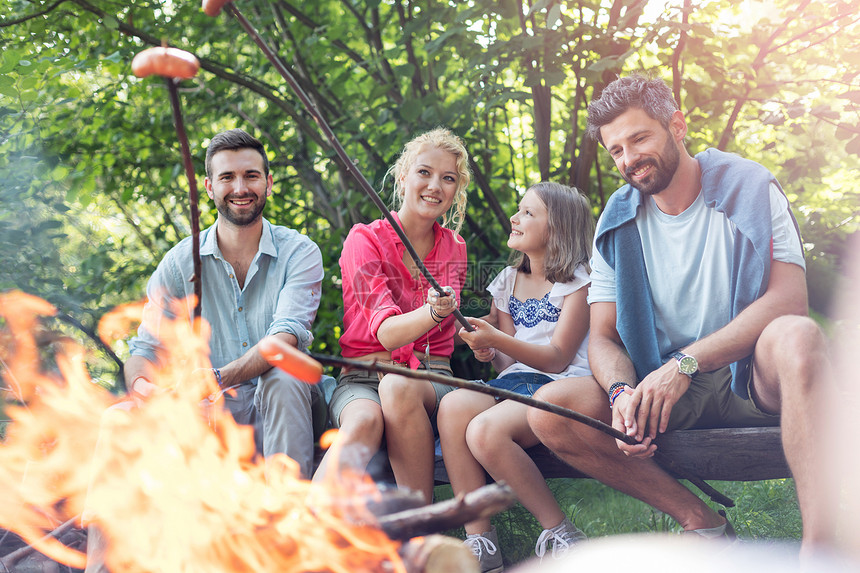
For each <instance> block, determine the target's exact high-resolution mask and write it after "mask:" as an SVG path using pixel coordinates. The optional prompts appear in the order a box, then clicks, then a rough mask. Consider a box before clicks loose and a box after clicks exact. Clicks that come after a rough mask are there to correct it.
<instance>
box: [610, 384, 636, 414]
mask: <svg viewBox="0 0 860 573" xmlns="http://www.w3.org/2000/svg"><path fill="white" fill-rule="evenodd" d="M625 388H631V386H630V384H628V383H627V382H616V383H614V384H613V385H612V386H610V387H609V408H610V409H612V406H614V405H615V399H616V398H618V397H619V396H621V395H622V394H624V390H625Z"/></svg>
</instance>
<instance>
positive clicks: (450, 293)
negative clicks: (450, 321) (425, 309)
mask: <svg viewBox="0 0 860 573" xmlns="http://www.w3.org/2000/svg"><path fill="white" fill-rule="evenodd" d="M442 290H443V291H445V293H447V296H439V292H438V291H437V290H436V289H433V288H431V289H430V290H429V291H427V303H428V304H429V305H430V309H431V311H432V312H434V313H435V314H436V315H437V316H439V317H440V318H445V317H447V316H448V315H449V314H451V313H452V312H454V311H455V310H457V306H458V304H457V295H456V294H455V293H454V289H453V287H449V286H444V287H442Z"/></svg>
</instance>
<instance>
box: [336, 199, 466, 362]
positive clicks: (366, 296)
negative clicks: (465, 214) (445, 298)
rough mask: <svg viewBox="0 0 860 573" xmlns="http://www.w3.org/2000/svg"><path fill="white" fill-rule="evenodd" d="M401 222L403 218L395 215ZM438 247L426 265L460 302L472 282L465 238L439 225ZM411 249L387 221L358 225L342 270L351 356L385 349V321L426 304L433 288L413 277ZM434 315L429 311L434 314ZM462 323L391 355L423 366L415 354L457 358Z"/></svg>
mask: <svg viewBox="0 0 860 573" xmlns="http://www.w3.org/2000/svg"><path fill="white" fill-rule="evenodd" d="M392 215H394V218H395V220H396V221H397V222H398V223H400V219H399V218H398V217H397V214H396V213H395V212H392ZM433 238H434V239H433V248H432V249H431V250H430V253H429V254H428V255H427V257H426V258H425V259H424V265H425V266H426V267H427V269H428V270H429V271H430V274H431V275H432V276H433V278H435V279H436V281H438V283H439V284H440V285H441V286H451V287H453V289H454V292H456V293H457V300H459V299H460V291H461V290H462V288H463V284H464V282H465V280H466V244H465V243H464V242H463V239H461V238H460V236H459V235H457V234H455V233H454V232H453V231H451V230H450V229H445V228H443V227H442V226H441V225H439V224H438V223H434V224H433ZM405 252H406V247H404V246H403V243H402V242H401V241H400V238H399V237H398V236H397V233H395V232H394V229H393V228H392V227H391V225H390V224H389V223H388V221H386V220H385V219H378V220H376V221H374V222H372V223H370V224H369V225H364V224H358V225H354V226H353V227H352V229H351V230H350V232H349V235H348V236H347V237H346V241H345V242H344V244H343V252H342V253H341V256H340V261H339V263H340V270H341V274H342V275H343V325H344V332H343V334H342V335H341V337H340V346H341V349H342V351H343V352H342V353H343V356H344V357H345V358H354V357H357V356H364V355H366V354H370V353H372V352H379V351H384V350H385V347H384V346H382V344H381V343H380V342H379V340H378V339H377V338H376V332H377V331H378V330H379V327H380V325H381V324H382V322H383V321H384V320H385V319H386V318H388V317H389V316H394V315H397V314H403V313H405V312H409V311H411V310H414V309H416V308H418V307H420V306H422V305H423V304H424V303H425V301H426V300H427V291H428V290H429V289H430V285H429V284H428V283H427V280H426V279H425V278H424V277H423V276H422V275H419V276H418V278H417V279H415V278H413V277H412V276H411V275H410V273H409V270H408V269H407V268H406V265H404V264H403V254H404V253H405ZM428 312H429V311H428ZM457 328H458V323H457V320H456V319H455V318H454V317H453V316H448V317H446V318H445V320H444V321H442V324H441V325H440V327H435V326H434V327H433V328H431V329H430V330H429V331H428V332H427V334H426V335H424V336H421V337H419V338H418V340H416V341H415V342H413V343H410V344H407V345H406V346H402V347H400V348H398V349H396V350H394V351H392V353H391V357H392V359H393V360H396V361H399V362H408V363H409V366H410V367H411V368H416V367H417V366H418V359H417V358H416V357H415V356H414V355H413V353H412V352H413V350H414V351H417V352H423V353H425V354H431V355H433V356H451V353H452V352H453V351H454V333H455V332H456V331H457Z"/></svg>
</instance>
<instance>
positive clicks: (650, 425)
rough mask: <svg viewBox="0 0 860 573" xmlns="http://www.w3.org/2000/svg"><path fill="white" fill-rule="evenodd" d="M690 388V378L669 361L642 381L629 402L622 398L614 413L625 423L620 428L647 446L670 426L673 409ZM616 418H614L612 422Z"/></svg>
mask: <svg viewBox="0 0 860 573" xmlns="http://www.w3.org/2000/svg"><path fill="white" fill-rule="evenodd" d="M689 387H690V378H689V377H688V376H687V375H686V374H681V373H680V372H679V371H678V364H677V363H676V361H674V360H669V362H667V363H666V364H664V365H663V366H661V367H660V368H658V369H657V370H655V371H653V372H651V373H650V374H649V375H648V376H646V377H645V379H644V380H642V381H641V382H640V383H639V384H638V385H637V386H636V389H635V390H634V392H633V394H632V395H631V396H629V397H628V398H624V397H622V396H619V398H620V399H621V400H623V402H622V403H620V404H619V401H620V400H616V401H615V408H614V409H613V410H614V411H615V412H617V413H618V415H620V416H621V418H622V419H623V423H624V427H623V428H619V429H620V430H621V431H622V432H624V433H626V434H627V435H628V436H633V437H634V438H636V439H637V440H639V441H641V442H643V443H644V440H645V439H649V441H650V440H653V439H654V438H656V437H657V434H658V433H663V432H665V431H666V428H667V427H668V426H669V416H670V415H671V414H672V408H673V407H674V406H675V404H676V403H677V402H678V400H680V399H681V396H683V395H684V392H686V391H687V389H688V388H689ZM614 421H615V414H613V422H614Z"/></svg>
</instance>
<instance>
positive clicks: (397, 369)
mask: <svg viewBox="0 0 860 573" xmlns="http://www.w3.org/2000/svg"><path fill="white" fill-rule="evenodd" d="M311 357H312V358H314V359H315V360H317V361H319V362H321V363H323V364H328V365H334V366H341V367H346V368H353V369H359V370H370V371H372V372H385V373H389V374H400V375H401V376H407V377H409V378H416V379H420V380H427V381H430V382H438V383H440V384H445V385H447V386H455V387H457V388H464V389H466V390H472V391H474V392H480V393H481V394H488V395H490V396H494V397H496V398H499V399H503V400H513V401H515V402H520V403H521V404H525V405H526V406H531V407H532V408H537V409H539V410H544V411H545V412H550V413H553V414H557V415H559V416H563V417H565V418H568V419H570V420H574V421H576V422H579V423H581V424H585V425H586V426H590V427H592V428H594V429H595V430H599V431H601V432H603V433H604V434H608V435H609V436H611V437H613V438H615V439H616V440H621V441H622V442H624V443H625V444H630V445H636V444H638V443H639V442H637V441H636V439H635V438H634V437H633V436H628V435H627V434H625V433H623V432H620V431H618V430H616V429H615V428H613V427H612V426H610V425H609V424H607V423H605V422H602V421H600V420H595V419H594V418H592V417H591V416H586V415H585V414H581V413H580V412H575V411H573V410H571V409H569V408H565V407H563V406H559V405H557V404H553V403H552V402H546V401H544V400H537V399H535V398H532V397H531V396H523V395H522V394H517V393H516V392H511V391H509V390H504V389H502V388H493V387H492V386H488V385H486V384H479V383H478V382H471V381H469V380H464V379H462V378H454V377H452V376H446V375H444V374H437V373H435V372H428V371H426V370H412V369H410V368H404V367H403V366H395V365H394V364H386V363H384V362H378V361H377V360H375V359H374V360H354V359H351V358H342V357H340V356H328V355H324V354H314V353H311ZM654 461H656V462H657V463H658V464H660V465H661V466H663V467H664V468H665V469H666V470H667V471H669V473H671V474H673V475H675V476H676V477H678V478H680V479H685V480H687V481H689V482H690V483H692V484H693V485H695V486H696V487H697V488H699V489H700V490H702V492H703V493H705V494H706V495H707V496H708V497H710V498H711V500H713V501H715V502H716V503H719V504H720V505H723V506H725V507H734V506H735V502H734V501H733V500H732V499H731V498H730V497H728V496H726V495H724V494H723V493H721V492H719V491H718V490H716V489H714V488H713V487H712V486H711V485H709V484H708V483H707V482H706V481H705V480H703V479H701V478H699V477H697V476H692V475H688V474H687V473H686V472H684V470H683V469H682V468H680V467H679V466H678V464H676V463H675V462H674V461H673V460H672V459H671V458H669V457H667V456H664V455H663V454H662V453H661V452H660V451H659V450H658V451H656V452H654Z"/></svg>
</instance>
